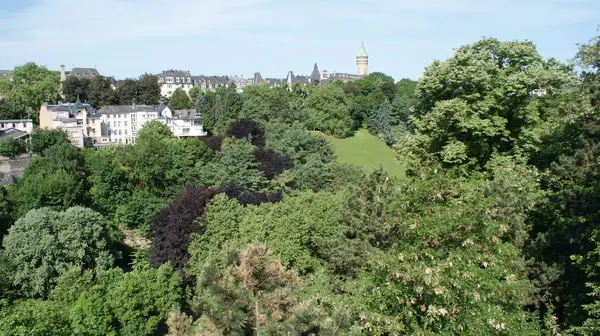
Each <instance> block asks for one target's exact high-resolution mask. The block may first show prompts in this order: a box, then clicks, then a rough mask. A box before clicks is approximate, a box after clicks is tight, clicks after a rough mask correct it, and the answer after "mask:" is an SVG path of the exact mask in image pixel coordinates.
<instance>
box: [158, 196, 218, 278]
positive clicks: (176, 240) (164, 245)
mask: <svg viewBox="0 0 600 336" xmlns="http://www.w3.org/2000/svg"><path fill="white" fill-rule="evenodd" d="M214 195H215V191H214V190H211V189H200V188H196V189H194V188H183V189H182V190H181V192H180V193H179V195H178V196H177V198H176V199H175V200H174V201H173V203H171V205H169V206H168V207H166V208H164V209H161V210H160V212H159V213H158V215H157V216H156V217H155V219H154V231H153V233H152V245H151V252H150V262H151V264H152V265H153V266H160V265H162V264H164V263H167V262H168V263H170V264H171V266H172V267H173V268H174V269H176V270H181V269H183V268H184V267H185V265H186V263H187V260H188V258H189V253H188V251H187V247H188V244H189V242H190V235H191V234H192V233H194V232H197V231H198V229H199V226H198V225H197V223H196V220H197V219H198V218H199V217H201V216H202V214H203V213H204V208H205V206H206V204H207V203H208V202H209V201H210V199H211V198H212V197H213V196H214Z"/></svg>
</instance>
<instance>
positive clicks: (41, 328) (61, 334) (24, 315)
mask: <svg viewBox="0 0 600 336" xmlns="http://www.w3.org/2000/svg"><path fill="white" fill-rule="evenodd" d="M0 334H2V335H18V336H26V335H27V336H44V335H56V336H68V335H72V334H71V330H70V328H69V315H68V312H67V311H66V310H65V309H64V307H61V306H60V305H59V304H57V303H56V302H52V301H41V300H20V301H15V302H13V303H12V304H9V303H8V301H7V300H2V301H0Z"/></svg>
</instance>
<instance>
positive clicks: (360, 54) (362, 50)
mask: <svg viewBox="0 0 600 336" xmlns="http://www.w3.org/2000/svg"><path fill="white" fill-rule="evenodd" d="M356 56H358V57H369V55H367V51H366V50H365V45H364V44H362V43H361V44H360V49H359V50H358V55H356Z"/></svg>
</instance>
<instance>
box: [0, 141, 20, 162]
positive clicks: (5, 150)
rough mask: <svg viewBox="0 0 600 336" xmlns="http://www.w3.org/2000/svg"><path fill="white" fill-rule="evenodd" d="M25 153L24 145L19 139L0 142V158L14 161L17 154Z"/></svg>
mask: <svg viewBox="0 0 600 336" xmlns="http://www.w3.org/2000/svg"><path fill="white" fill-rule="evenodd" d="M24 151H25V144H24V143H23V140H21V139H13V138H6V139H3V140H0V156H5V157H8V158H11V159H14V158H15V156H17V154H20V153H23V152H24Z"/></svg>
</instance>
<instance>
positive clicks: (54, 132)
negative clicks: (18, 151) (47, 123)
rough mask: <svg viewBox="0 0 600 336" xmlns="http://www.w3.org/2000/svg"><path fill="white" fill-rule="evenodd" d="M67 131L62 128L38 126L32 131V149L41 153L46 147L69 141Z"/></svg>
mask: <svg viewBox="0 0 600 336" xmlns="http://www.w3.org/2000/svg"><path fill="white" fill-rule="evenodd" d="M68 142H69V138H68V135H67V132H65V131H64V130H62V129H51V130H46V129H41V128H36V129H34V130H33V132H32V133H31V151H32V152H34V153H36V154H38V155H40V154H42V153H43V152H44V151H45V150H46V149H48V148H50V147H52V146H54V145H56V144H60V143H68Z"/></svg>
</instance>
